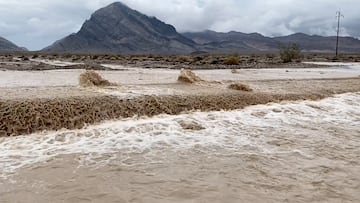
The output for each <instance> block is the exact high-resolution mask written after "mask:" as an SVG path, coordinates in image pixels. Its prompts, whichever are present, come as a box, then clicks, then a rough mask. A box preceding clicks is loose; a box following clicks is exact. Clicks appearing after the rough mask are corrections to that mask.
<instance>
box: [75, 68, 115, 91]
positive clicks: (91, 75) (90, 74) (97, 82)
mask: <svg viewBox="0 0 360 203" xmlns="http://www.w3.org/2000/svg"><path fill="white" fill-rule="evenodd" d="M79 82H80V86H82V87H93V86H100V87H105V86H115V85H116V84H113V83H111V82H109V81H108V80H105V79H104V78H102V77H101V76H100V75H99V74H98V73H97V72H95V71H86V72H84V73H82V74H81V75H80V79H79Z"/></svg>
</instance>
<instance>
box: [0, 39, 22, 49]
mask: <svg viewBox="0 0 360 203" xmlns="http://www.w3.org/2000/svg"><path fill="white" fill-rule="evenodd" d="M13 51H15V52H17V51H26V49H25V48H22V47H18V46H17V45H16V44H14V43H12V42H10V41H9V40H7V39H5V38H2V37H0V52H13Z"/></svg>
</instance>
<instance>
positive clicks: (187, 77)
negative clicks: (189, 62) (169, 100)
mask: <svg viewBox="0 0 360 203" xmlns="http://www.w3.org/2000/svg"><path fill="white" fill-rule="evenodd" d="M178 81H179V82H184V83H195V82H201V81H203V80H202V79H201V78H200V77H199V76H197V75H196V74H195V73H194V72H192V71H191V70H185V69H182V70H181V72H180V75H179V78H178Z"/></svg>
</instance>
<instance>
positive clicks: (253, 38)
mask: <svg viewBox="0 0 360 203" xmlns="http://www.w3.org/2000/svg"><path fill="white" fill-rule="evenodd" d="M183 35H184V36H186V37H188V38H189V39H192V40H193V41H195V42H196V43H198V44H200V45H201V46H200V47H199V48H200V49H201V50H203V51H208V52H261V51H266V52H267V51H277V50H278V49H279V47H280V45H287V44H289V43H296V44H298V45H300V47H301V48H302V50H304V51H308V52H333V51H334V50H335V44H336V37H323V36H318V35H307V34H303V33H296V34H292V35H289V36H283V37H274V38H270V37H265V36H263V35H261V34H258V33H252V34H245V33H241V32H228V33H220V32H214V31H209V30H207V31H204V32H197V33H183ZM339 49H340V51H341V52H347V53H359V52H360V40H358V39H355V38H352V37H340V39H339Z"/></svg>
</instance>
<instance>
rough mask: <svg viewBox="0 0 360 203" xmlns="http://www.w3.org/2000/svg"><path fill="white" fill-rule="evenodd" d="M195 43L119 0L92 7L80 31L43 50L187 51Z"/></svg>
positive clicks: (190, 49)
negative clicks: (94, 8) (97, 8)
mask: <svg viewBox="0 0 360 203" xmlns="http://www.w3.org/2000/svg"><path fill="white" fill-rule="evenodd" d="M194 47H195V43H194V42H193V41H191V40H189V39H187V38H185V37H183V36H182V35H180V34H179V33H177V32H176V29H175V28H174V27H173V26H172V25H168V24H165V23H164V22H162V21H160V20H158V19H157V18H155V17H149V16H147V15H144V14H142V13H140V12H138V11H136V10H133V9H131V8H130V7H128V6H126V5H125V4H123V3H121V2H115V3H112V4H110V5H108V6H106V7H104V8H101V9H99V10H97V11H95V12H94V13H93V14H92V15H91V18H90V19H89V20H87V21H86V22H85V23H84V24H83V26H82V28H81V29H80V31H79V32H78V33H76V34H74V35H70V36H68V37H66V38H64V39H63V40H60V41H58V42H56V43H55V44H53V45H52V46H50V47H48V48H45V49H44V50H45V51H56V52H69V51H70V52H102V53H104V52H106V53H150V52H151V53H187V52H193V51H195V50H196V49H195V48H194Z"/></svg>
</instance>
